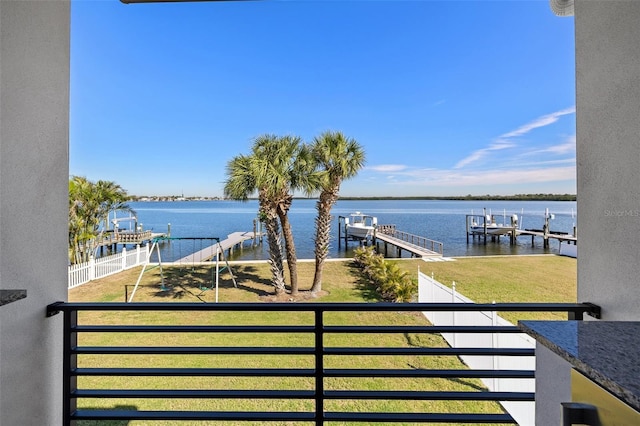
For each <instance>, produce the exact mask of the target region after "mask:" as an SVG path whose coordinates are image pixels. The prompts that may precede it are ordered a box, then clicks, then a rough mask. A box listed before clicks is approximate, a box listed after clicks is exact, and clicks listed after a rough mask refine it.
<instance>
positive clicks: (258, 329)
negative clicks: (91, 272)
mask: <svg viewBox="0 0 640 426" xmlns="http://www.w3.org/2000/svg"><path fill="white" fill-rule="evenodd" d="M72 330H73V331H76V332H78V333H312V332H314V331H315V329H314V327H313V326H268V325H266V326H254V325H237V326H231V325H216V326H207V325H202V326H197V325H79V326H76V327H73V328H72ZM323 331H324V332H325V333H520V334H523V333H522V330H521V329H520V328H518V327H517V326H515V325H502V326H501V325H497V326H490V325H486V326H482V325H444V326H442V325H439V326H432V325H425V326H416V325H404V326H403V325H400V326H398V325H394V326H384V325H328V326H324V327H323Z"/></svg>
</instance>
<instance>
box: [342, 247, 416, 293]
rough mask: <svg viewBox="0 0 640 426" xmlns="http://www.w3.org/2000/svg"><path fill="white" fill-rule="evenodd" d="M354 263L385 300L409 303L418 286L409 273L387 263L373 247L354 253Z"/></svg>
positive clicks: (357, 250) (363, 248)
mask: <svg viewBox="0 0 640 426" xmlns="http://www.w3.org/2000/svg"><path fill="white" fill-rule="evenodd" d="M354 263H355V264H356V266H358V267H359V268H360V269H361V270H362V272H363V274H364V275H365V277H366V278H367V279H368V280H369V281H370V282H371V283H372V284H373V285H374V286H375V287H376V291H378V293H380V296H382V298H383V299H384V300H389V301H392V302H409V301H411V300H412V298H413V295H414V294H415V293H416V292H417V290H418V286H417V284H416V283H415V281H414V280H412V279H411V277H410V276H409V273H408V272H406V271H402V270H401V269H400V267H399V266H398V265H397V264H395V263H390V262H387V261H386V260H385V259H384V257H383V256H382V255H380V254H377V253H376V252H375V250H374V249H373V247H359V248H357V249H356V250H355V252H354Z"/></svg>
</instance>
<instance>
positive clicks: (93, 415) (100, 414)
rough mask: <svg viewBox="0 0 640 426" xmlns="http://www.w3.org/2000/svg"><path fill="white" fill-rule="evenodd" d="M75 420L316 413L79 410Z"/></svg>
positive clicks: (303, 417) (301, 417)
mask: <svg viewBox="0 0 640 426" xmlns="http://www.w3.org/2000/svg"><path fill="white" fill-rule="evenodd" d="M71 418H72V419H73V420H182V421H186V420H211V421H213V420H217V421H242V420H248V421H291V422H295V421H312V420H314V418H315V413H312V412H304V411H300V412H297V411H291V412H273V411H263V412H257V411H133V410H77V411H76V412H75V413H73V414H72V415H71Z"/></svg>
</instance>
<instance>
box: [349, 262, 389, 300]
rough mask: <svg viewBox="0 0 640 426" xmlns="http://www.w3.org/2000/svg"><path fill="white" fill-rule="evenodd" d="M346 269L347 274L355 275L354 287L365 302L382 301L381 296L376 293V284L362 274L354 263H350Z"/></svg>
mask: <svg viewBox="0 0 640 426" xmlns="http://www.w3.org/2000/svg"><path fill="white" fill-rule="evenodd" d="M347 271H348V274H349V276H352V277H355V289H356V290H358V291H359V292H360V296H361V297H362V300H364V301H365V302H381V301H382V297H381V296H380V294H379V293H378V291H377V289H376V286H375V285H374V284H373V283H372V282H371V281H370V280H369V279H367V278H366V277H365V276H364V274H363V273H362V270H361V269H360V268H358V267H357V266H355V265H354V264H350V265H349V268H348V270H347Z"/></svg>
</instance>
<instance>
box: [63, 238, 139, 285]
mask: <svg viewBox="0 0 640 426" xmlns="http://www.w3.org/2000/svg"><path fill="white" fill-rule="evenodd" d="M148 257H149V246H148V245H145V246H143V247H140V246H136V248H135V249H134V250H127V248H126V247H123V248H122V251H121V252H120V253H116V254H112V255H110V256H105V257H101V258H99V259H94V258H90V259H89V261H88V262H84V263H78V264H75V265H69V288H74V287H78V286H79V285H82V284H85V283H88V282H89V281H92V280H96V279H98V278H103V277H107V276H109V275H113V274H117V273H118V272H122V271H124V270H126V269H129V268H133V267H135V266H138V265H142V264H144V263H145V262H146V261H147V258H148Z"/></svg>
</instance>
